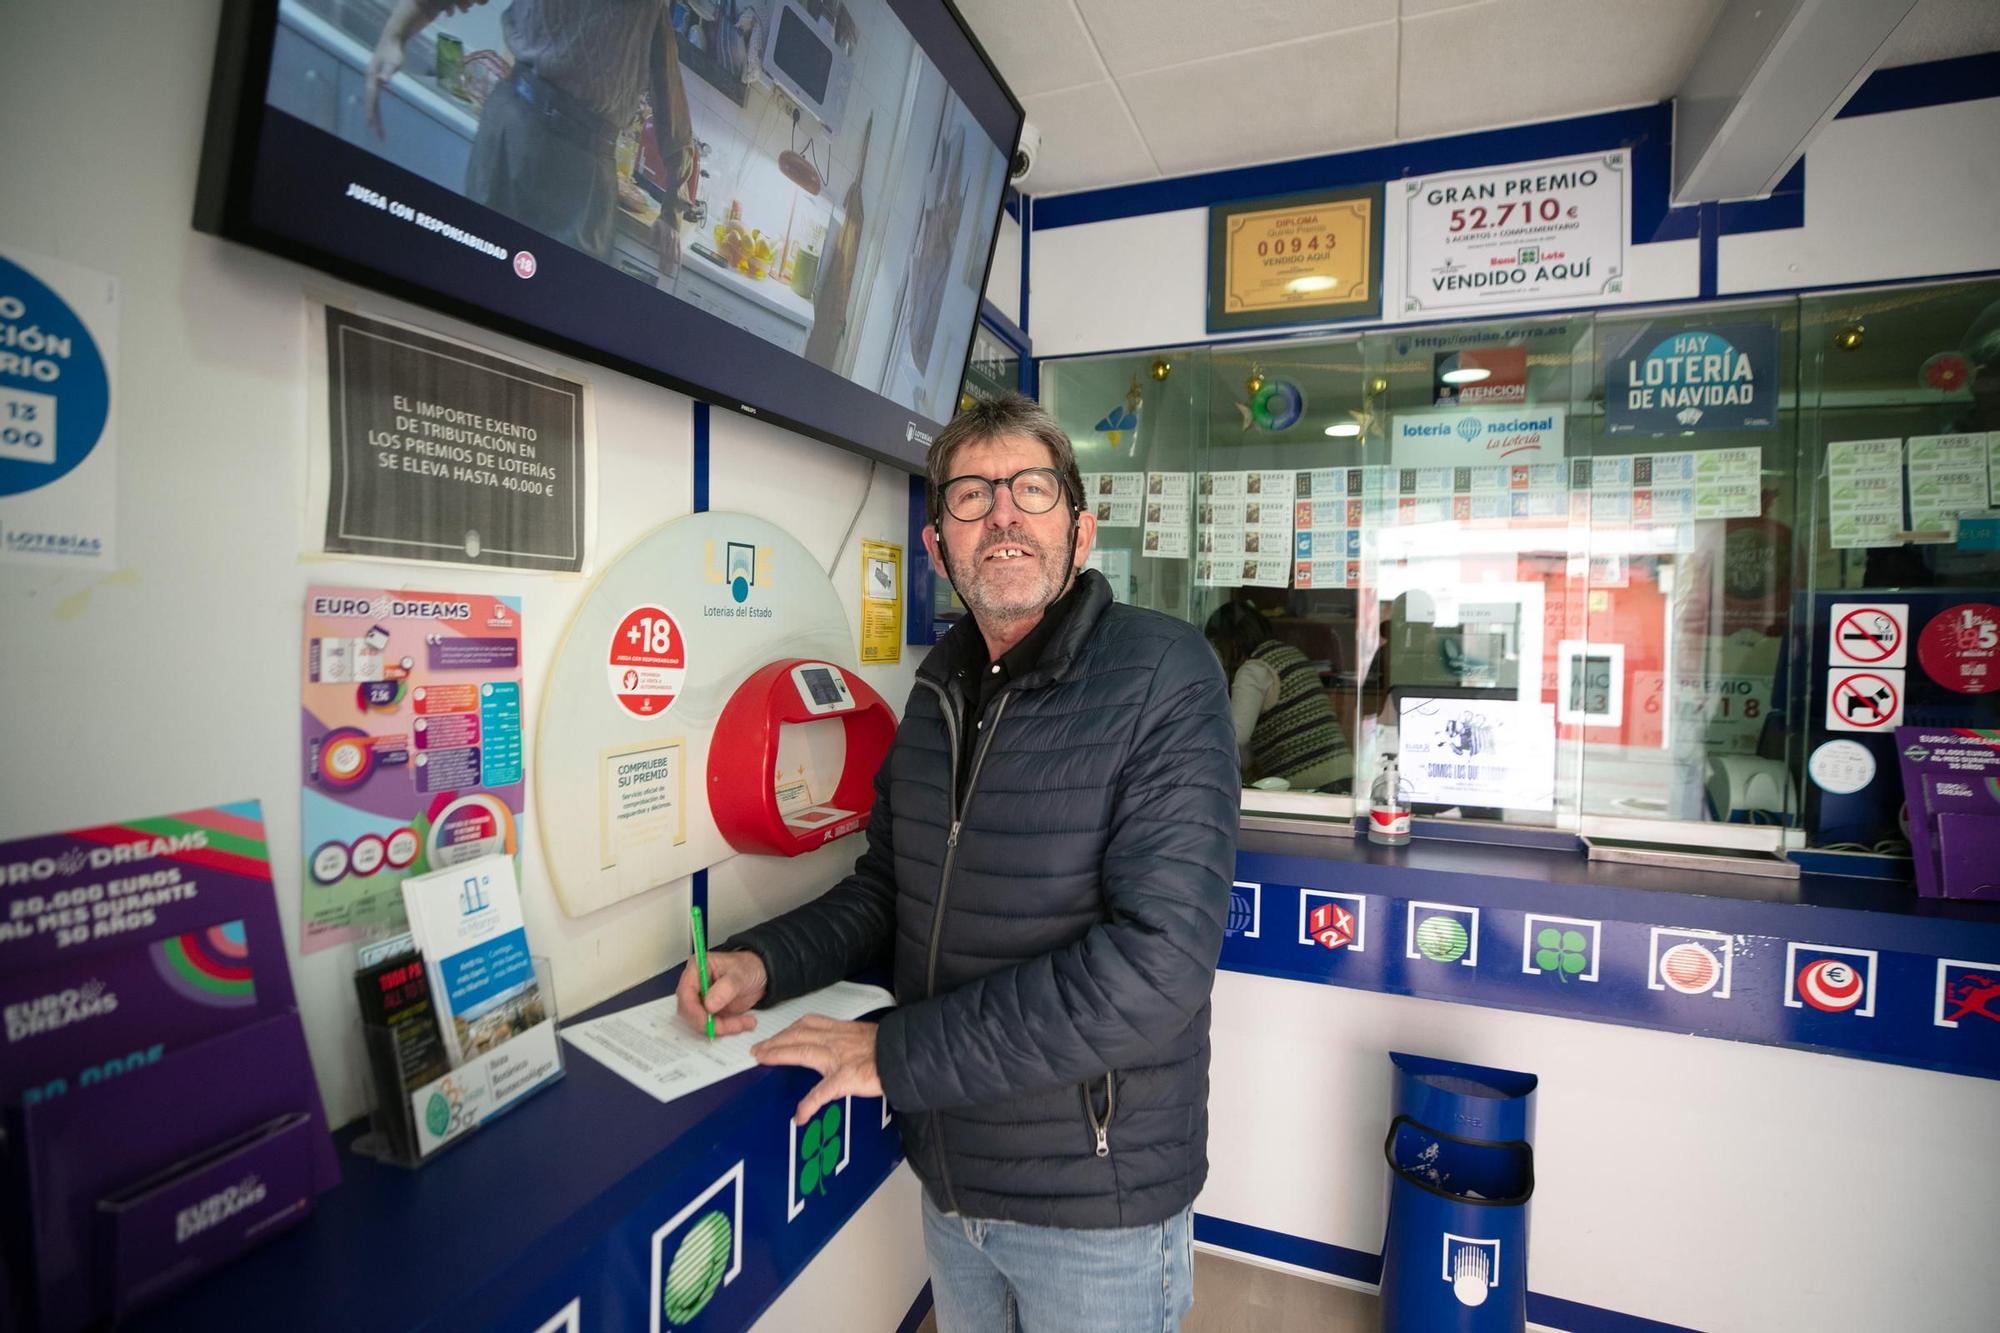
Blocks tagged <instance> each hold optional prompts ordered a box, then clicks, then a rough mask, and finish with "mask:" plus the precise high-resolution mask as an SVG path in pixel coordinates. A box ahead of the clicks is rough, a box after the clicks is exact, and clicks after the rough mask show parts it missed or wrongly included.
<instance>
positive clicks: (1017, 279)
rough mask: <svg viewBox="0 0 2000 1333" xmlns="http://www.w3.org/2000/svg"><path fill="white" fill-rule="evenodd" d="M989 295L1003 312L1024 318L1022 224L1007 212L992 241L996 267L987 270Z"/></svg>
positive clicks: (1010, 315) (1013, 318)
mask: <svg viewBox="0 0 2000 1333" xmlns="http://www.w3.org/2000/svg"><path fill="white" fill-rule="evenodd" d="M986 299H987V300H989V301H991V302H992V303H993V304H994V305H996V306H998V307H1000V313H1001V314H1003V315H1005V316H1006V317H1007V318H1009V319H1011V320H1013V321H1014V322H1015V323H1016V324H1019V323H1020V322H1021V224H1020V223H1019V222H1016V221H1015V220H1014V219H1013V218H1012V217H1011V216H1009V215H1008V214H1006V213H1002V214H1001V215H1000V230H999V234H998V235H997V236H996V237H995V239H994V242H993V267H992V268H990V269H988V270H987V272H986Z"/></svg>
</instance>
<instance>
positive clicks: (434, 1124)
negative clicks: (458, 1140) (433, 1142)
mask: <svg viewBox="0 0 2000 1333" xmlns="http://www.w3.org/2000/svg"><path fill="white" fill-rule="evenodd" d="M424 1125H425V1127H426V1128H428V1129H429V1130H430V1132H431V1133H432V1134H434V1135H436V1136H437V1137H439V1138H443V1137H444V1132H445V1131H446V1130H447V1129H450V1128H451V1103H449V1102H447V1101H446V1100H445V1099H444V1094H443V1093H441V1092H434V1093H432V1094H431V1099H430V1100H429V1101H428V1102H426V1103H424Z"/></svg>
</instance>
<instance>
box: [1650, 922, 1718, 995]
mask: <svg viewBox="0 0 2000 1333" xmlns="http://www.w3.org/2000/svg"><path fill="white" fill-rule="evenodd" d="M1735 967H1736V941H1735V939H1733V938H1732V937H1731V936H1728V935H1724V934H1721V933H1719V932H1717V931H1713V930H1677V929H1672V928H1669V927H1666V926H1655V927H1653V943H1652V958H1651V960H1650V961H1649V962H1648V964H1647V971H1646V988H1647V989H1648V990H1661V991H1664V990H1670V991H1676V992H1678V993H1679V994H1682V995H1707V996H1710V997H1711V998H1713V999H1717V1000H1726V999H1728V998H1729V983H1730V980H1731V978H1732V974H1733V973H1734V971H1735Z"/></svg>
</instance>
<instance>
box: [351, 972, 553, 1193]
mask: <svg viewBox="0 0 2000 1333" xmlns="http://www.w3.org/2000/svg"><path fill="white" fill-rule="evenodd" d="M412 956H413V957H414V956H415V955H412ZM534 964H535V982H536V984H537V986H538V987H539V988H540V990H541V999H540V1001H539V1005H540V1010H541V1017H540V1021H538V1022H534V1023H532V1024H530V1025H529V1026H527V1027H525V1028H522V1029H520V1030H517V1031H514V1032H512V1033H511V1035H507V1036H505V1037H504V1038H502V1039H500V1040H497V1041H495V1042H494V1043H493V1044H491V1045H487V1046H484V1047H483V1049H480V1050H478V1051H476V1052H475V1053H473V1054H472V1055H470V1057H469V1058H467V1059H466V1060H465V1061H464V1062H463V1063H461V1064H459V1065H457V1066H455V1067H453V1068H452V1069H450V1070H449V1071H447V1072H446V1073H444V1074H442V1075H440V1076H438V1077H436V1078H432V1079H428V1080H425V1081H424V1082H422V1083H420V1084H417V1085H415V1086H412V1085H411V1084H410V1083H409V1081H408V1080H407V1079H406V1078H404V1077H403V1075H402V1066H401V1061H400V1059H399V1057H398V1050H397V1045H396V1042H397V1038H396V1034H395V1032H394V1030H393V1029H391V1028H389V1027H385V1026H381V1025H377V1024H372V1023H363V1024H362V1033H363V1036H364V1038H365V1044H366V1047H367V1053H368V1069H369V1078H368V1084H369V1089H370V1093H371V1101H370V1110H369V1117H368V1119H369V1124H368V1130H367V1132H366V1133H364V1134H362V1135H360V1136H359V1137H358V1138H356V1139H355V1140H354V1143H353V1145H352V1146H353V1149H354V1151H355V1152H356V1153H359V1154H360V1155H361V1156H363V1157H370V1158H374V1159H375V1160H377V1161H381V1162H387V1163H389V1164H391V1165H393V1166H401V1167H408V1168H411V1169H415V1168H417V1167H421V1166H423V1165H424V1164H425V1163H426V1162H428V1161H430V1160H431V1159H432V1158H433V1157H435V1156H436V1155H437V1154H438V1153H440V1152H442V1151H444V1150H445V1149H446V1148H449V1147H451V1146H453V1145H454V1144H458V1143H462V1142H463V1141H465V1140H466V1139H467V1138H469V1137H471V1135H472V1134H473V1133H474V1132H475V1131H477V1130H478V1129H479V1128H480V1127H481V1126H482V1125H485V1124H486V1123H488V1122H489V1121H491V1120H493V1119H495V1118H496V1117H498V1116H501V1115H504V1114H506V1113H507V1112H508V1111H511V1110H513V1109H514V1108H515V1107H516V1106H518V1105H520V1104H521V1102H523V1101H524V1100H526V1099H527V1098H528V1097H530V1096H532V1095H534V1094H535V1093H537V1092H539V1091H541V1090H542V1089H544V1088H547V1087H549V1086H551V1085H552V1084H554V1083H555V1082H557V1081H558V1080H560V1079H561V1078H562V1077H563V1074H564V1072H565V1071H564V1066H563V1055H562V1043H561V1042H560V1041H558V1040H557V1038H556V1017H557V1016H556V1000H555V978H554V973H553V971H552V970H551V968H550V966H549V960H548V959H547V958H546V957H544V956H542V955H539V954H538V955H535V958H534ZM397 1108H402V1109H403V1110H404V1111H406V1114H399V1113H398V1109H397Z"/></svg>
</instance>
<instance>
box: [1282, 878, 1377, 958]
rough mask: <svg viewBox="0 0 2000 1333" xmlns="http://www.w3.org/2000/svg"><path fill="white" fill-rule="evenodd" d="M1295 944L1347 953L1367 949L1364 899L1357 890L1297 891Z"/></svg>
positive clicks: (1365, 902) (1366, 913) (1366, 912)
mask: <svg viewBox="0 0 2000 1333" xmlns="http://www.w3.org/2000/svg"><path fill="white" fill-rule="evenodd" d="M1299 943H1300V944H1305V945H1311V946H1313V947H1315V948H1320V949H1344V950H1346V951H1347V952H1348V953H1365V952H1367V949H1368V899H1367V898H1366V897H1364V896H1362V895H1361V894H1358V893H1322V892H1320V891H1319V890H1317V889H1302V890H1300V892H1299Z"/></svg>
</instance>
